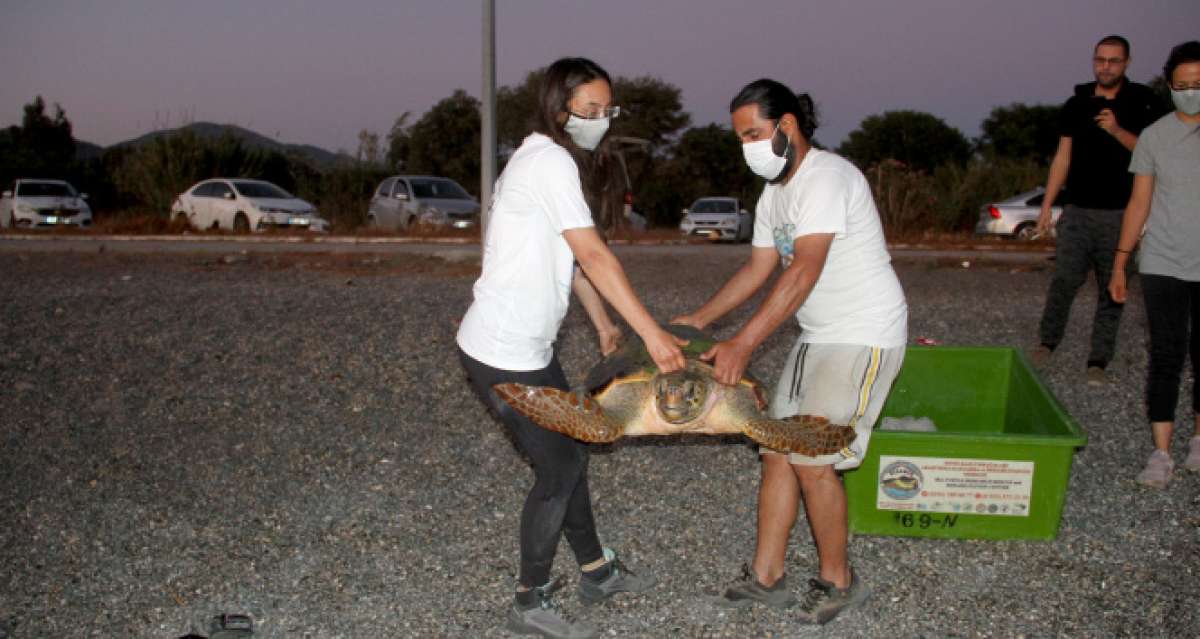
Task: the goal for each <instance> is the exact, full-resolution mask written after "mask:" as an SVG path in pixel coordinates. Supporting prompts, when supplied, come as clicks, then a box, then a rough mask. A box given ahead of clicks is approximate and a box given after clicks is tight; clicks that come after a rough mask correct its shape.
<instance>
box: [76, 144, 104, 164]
mask: <svg viewBox="0 0 1200 639" xmlns="http://www.w3.org/2000/svg"><path fill="white" fill-rule="evenodd" d="M101 155H104V147H102V146H100V145H99V144H92V143H91V142H84V141H83V140H75V159H76V160H92V159H95V158H98V157H100V156H101Z"/></svg>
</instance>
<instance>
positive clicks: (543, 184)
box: [457, 133, 594, 371]
mask: <svg viewBox="0 0 1200 639" xmlns="http://www.w3.org/2000/svg"><path fill="white" fill-rule="evenodd" d="M494 192H495V195H494V196H493V198H492V204H491V212H490V218H489V220H488V228H487V237H485V238H484V242H483V273H482V274H481V275H480V276H479V279H478V280H476V281H475V287H474V289H473V291H474V294H475V301H474V302H473V303H472V304H471V307H470V308H469V309H467V314H466V316H464V317H463V320H462V324H461V325H460V326H459V329H458V339H457V341H458V345H459V347H461V348H462V350H463V351H464V352H465V353H466V354H467V355H470V356H471V357H473V358H475V359H477V360H479V361H480V362H483V363H484V364H487V365H488V366H491V367H493V368H499V369H503V370H512V371H530V370H537V369H540V368H545V367H546V365H548V364H549V363H550V358H551V357H552V356H553V353H554V338H555V336H556V335H557V334H558V327H559V325H560V324H561V323H562V319H563V316H565V315H566V314H567V305H568V303H569V301H570V297H571V277H572V275H573V270H574V264H575V256H574V254H572V253H571V248H570V246H568V245H567V241H566V240H565V239H563V231H567V230H570V229H575V228H585V227H590V226H594V224H593V222H592V214H591V211H590V210H589V209H588V205H587V202H586V201H585V200H584V198H583V187H582V185H581V184H580V182H579V169H578V168H577V167H576V165H575V161H574V160H573V159H571V155H570V154H569V153H567V151H566V149H564V148H562V147H561V146H559V145H558V144H555V142H554V141H553V140H551V139H550V138H549V137H546V136H545V135H542V134H540V133H533V134H531V135H529V136H528V137H526V138H525V140H524V141H523V142H522V143H521V146H520V148H518V149H517V150H516V152H515V153H513V155H512V158H510V159H509V161H508V165H507V166H505V167H504V172H503V173H501V174H500V178H499V179H498V180H496V188H495V191H494Z"/></svg>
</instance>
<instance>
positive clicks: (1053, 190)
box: [1037, 137, 1071, 235]
mask: <svg viewBox="0 0 1200 639" xmlns="http://www.w3.org/2000/svg"><path fill="white" fill-rule="evenodd" d="M1070 170H1071V138H1068V137H1061V138H1059V139H1058V150H1057V151H1055V152H1054V160H1053V161H1051V162H1050V175H1049V177H1047V178H1046V195H1045V197H1043V198H1042V210H1041V211H1039V212H1038V219H1037V233H1038V235H1044V234H1045V233H1046V232H1047V231H1049V230H1050V207H1052V206H1054V200H1055V199H1057V198H1058V192H1059V191H1061V190H1062V187H1063V185H1064V184H1066V183H1067V172H1068V171H1070Z"/></svg>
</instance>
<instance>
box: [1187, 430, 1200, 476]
mask: <svg viewBox="0 0 1200 639" xmlns="http://www.w3.org/2000/svg"><path fill="white" fill-rule="evenodd" d="M1183 467H1184V468H1186V469H1188V470H1190V471H1192V472H1193V473H1200V435H1196V436H1195V437H1193V438H1192V441H1190V442H1188V456H1187V459H1185V460H1183Z"/></svg>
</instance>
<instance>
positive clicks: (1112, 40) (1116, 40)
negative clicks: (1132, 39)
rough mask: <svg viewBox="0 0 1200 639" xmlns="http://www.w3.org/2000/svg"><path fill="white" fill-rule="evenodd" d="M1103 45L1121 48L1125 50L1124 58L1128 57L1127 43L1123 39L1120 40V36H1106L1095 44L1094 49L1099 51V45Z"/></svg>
mask: <svg viewBox="0 0 1200 639" xmlns="http://www.w3.org/2000/svg"><path fill="white" fill-rule="evenodd" d="M1103 44H1111V45H1117V46H1119V47H1121V48H1122V49H1125V57H1126V58H1128V57H1129V41H1128V40H1126V39H1125V38H1122V37H1121V36H1119V35H1116V34H1113V35H1106V36H1104V37H1103V38H1100V41H1099V42H1097V43H1096V49H1099V48H1100V45H1103ZM1093 50H1094V49H1093Z"/></svg>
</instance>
